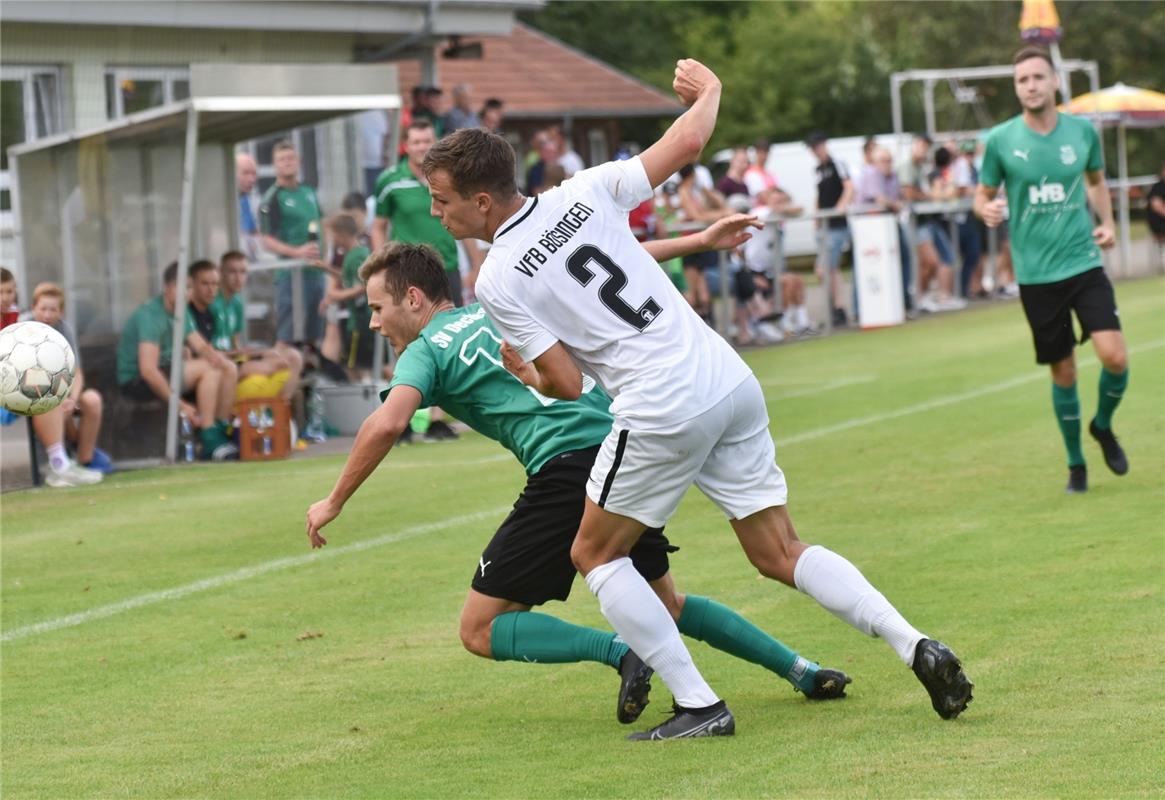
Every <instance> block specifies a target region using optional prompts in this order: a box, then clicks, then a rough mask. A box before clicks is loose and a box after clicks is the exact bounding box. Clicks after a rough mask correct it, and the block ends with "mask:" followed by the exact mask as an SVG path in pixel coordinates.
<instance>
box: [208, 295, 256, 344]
mask: <svg viewBox="0 0 1165 800" xmlns="http://www.w3.org/2000/svg"><path fill="white" fill-rule="evenodd" d="M210 313H211V314H213V315H214V338H213V339H212V341H211V343H210V344H211V346H212V347H214V349H215V350H234V349H235V337H236V336H239V335H240V334H242V333H243V331H244V330H245V329H246V327H247V323H246V310H245V309H244V307H243V298H241V297H239V296H238V295H237V294H236V295H234V296H233V297H231V299H230V300H227V299H226V298H225V297H224V296H223V294H222V292H219V293H218V296H217V297H215V298H214V302H213V303H211V304H210Z"/></svg>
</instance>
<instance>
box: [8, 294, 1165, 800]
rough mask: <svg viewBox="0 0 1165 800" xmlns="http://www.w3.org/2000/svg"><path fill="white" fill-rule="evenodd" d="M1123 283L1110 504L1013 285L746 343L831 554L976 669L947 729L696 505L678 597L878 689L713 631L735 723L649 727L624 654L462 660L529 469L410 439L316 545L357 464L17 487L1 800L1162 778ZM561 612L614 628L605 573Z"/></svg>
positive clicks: (1156, 476) (1148, 356)
mask: <svg viewBox="0 0 1165 800" xmlns="http://www.w3.org/2000/svg"><path fill="white" fill-rule="evenodd" d="M1119 296H1120V300H1121V309H1122V319H1123V321H1124V324H1125V328H1126V333H1127V336H1128V339H1129V342H1130V346H1131V348H1132V353H1133V354H1132V356H1131V363H1132V374H1131V383H1130V388H1129V392H1128V394H1127V396H1126V399H1125V401H1124V404H1123V405H1122V406H1121V408H1120V410H1119V412H1118V414H1117V417H1116V421H1115V428H1116V430H1117V432H1118V433H1119V434H1120V435H1121V437H1122V441H1123V442H1124V444H1125V446H1126V449H1127V451H1128V453H1129V458H1130V461H1131V464H1132V471H1131V472H1130V474H1129V475H1128V476H1126V477H1123V478H1117V477H1115V476H1113V475H1111V474H1110V473H1108V472H1107V471H1106V470H1105V468H1104V465H1103V462H1102V461H1101V459H1100V457H1099V451H1098V448H1097V447H1096V446H1095V444H1094V443H1093V442H1091V441H1088V442H1087V443H1086V451H1085V452H1086V455H1087V456H1088V458H1089V459H1090V461H1089V464H1090V468H1091V480H1092V490H1091V491H1090V492H1089V493H1088V494H1087V495H1085V496H1067V495H1065V494H1064V492H1063V484H1064V482H1065V479H1066V469H1065V467H1064V457H1063V448H1062V445H1061V444H1060V440H1059V434H1058V432H1057V429H1056V426H1055V422H1054V419H1053V416H1052V413H1051V408H1050V402H1049V395H1050V389H1049V387H1048V380H1047V378H1046V375H1045V371H1044V370H1040V369H1037V368H1036V367H1035V366H1034V364H1033V363H1032V356H1031V349H1030V344H1029V341H1028V334H1027V330H1026V327H1025V325H1024V323H1023V320H1022V312H1021V311H1020V308H1019V306H1018V304H1017V303H1011V304H999V305H992V306H990V307H985V308H979V309H976V310H973V311H969V312H967V313H963V314H959V315H954V316H945V317H941V318H935V319H928V320H925V321H920V322H918V323H915V324H911V325H909V326H906V327H904V328H899V329H895V330H888V331H881V332H876V333H866V334H860V335H845V336H837V337H833V338H831V339H827V340H821V341H816V342H808V343H804V344H799V345H796V346H790V347H780V348H771V349H767V350H763V351H756V352H751V353H749V354H748V355H747V357H748V359H749V361H750V363H751V364H752V366H753V368H754V369H755V371H756V372H757V375H758V376H759V378H760V379H761V381H762V382H763V383H764V385H765V390H766V392H767V393H768V396H769V398H770V401H771V406H770V413H771V416H772V429H773V434H774V437H775V438H776V440H777V443H778V459H779V461H780V463H781V465H782V467H783V468H784V469H785V472H786V473H787V475H788V477H789V482H790V487H791V503H790V509H791V512H792V514H793V517H794V519H795V520H796V521H797V524H798V529H799V531H800V533H801V536H802V538H804V539H806V540H810V541H814V542H819V543H821V544H826V545H828V546H830V547H832V548H833V549H835V550H837V551H839V552H841V553H843V554H845V555H846V556H847V557H849V558H850V559H851V560H852V561H854V562H855V563H856V564H858V565H859V566H860V567H861V568H862V569H863V571H864V572H865V573H866V575H867V576H868V577H869V578H870V579H871V580H872V581H873V582H874V583H875V584H876V585H877V586H878V587H879V588H880V589H881V590H882V591H883V592H884V593H885V594H886V595H887V596H888V597H889V598H890V599H891V601H892V602H894V603H895V604H896V605H897V606H898V607H899V608H900V609H901V610H902V611H903V613H904V614H905V615H906V616H907V617H908V618H909V619H910V620H911V621H912V622H913V623H914V624H915V625H917V626H918V627H919V628H921V629H922V630H923V631H925V632H927V633H929V634H930V635H932V636H935V637H937V638H941V639H943V640H945V641H946V642H948V643H949V644H950V645H951V646H952V647H953V648H954V649H955V650H956V651H957V652H958V653H959V654H960V655H961V657H962V658H963V660H964V664H965V666H966V669H967V672H968V674H969V675H970V676H971V678H972V679H973V680H974V681H975V701H974V703H972V705H971V707H970V709H969V710H968V711H967V712H966V713H965V714H964V715H963V716H962V717H960V718H959V719H958V720H956V721H954V722H943V721H941V720H940V719H939V718H938V717H937V716H936V715H935V714H934V713H933V712H932V710H931V708H930V704H929V702H928V700H927V697H926V694H925V692H924V691H923V690H922V688H921V687H920V686H919V685H918V683H917V681H916V680H915V679H914V677H913V675H912V674H911V673H910V672H909V670H907V669H906V668H905V667H904V666H903V665H902V663H901V662H900V661H899V660H898V659H897V658H896V657H895V656H894V654H893V652H892V651H891V650H890V649H889V648H888V647H886V646H885V644H884V643H882V642H879V641H877V640H872V639H867V638H865V637H863V636H861V635H860V634H858V633H857V632H855V631H854V630H852V629H851V628H849V627H848V626H847V625H845V624H843V623H842V622H840V621H838V620H836V619H835V618H834V617H832V616H831V615H830V614H828V613H827V612H825V611H824V610H822V609H820V608H819V607H817V606H816V604H815V603H813V602H812V601H811V600H810V599H809V598H807V597H805V596H803V595H800V594H798V593H796V592H794V591H791V590H789V589H787V588H784V587H781V586H779V585H777V584H774V583H772V582H769V581H764V580H761V579H759V578H758V577H757V576H756V574H755V572H753V571H752V570H751V569H750V568H749V566H748V564H747V562H746V561H745V560H744V558H743V557H742V555H741V554H740V551H739V548H738V547H737V546H736V544H735V540H734V539H733V537H732V535H731V532H730V531H729V530H728V528H727V526H726V525H725V524H724V522H723V520H722V519H721V518H720V517H719V516H718V514H717V513H716V511H715V510H714V509H713V507H712V506H711V504H710V503H708V502H707V501H706V500H705V499H704V498H703V497H702V496H700V495H698V493H695V492H692V493H690V494H689V495H688V497H687V499H686V500H685V502H684V504H683V507H682V508H681V510H680V512H679V514H678V515H677V516H676V518H675V519H674V520H673V522H672V524H671V525H670V526H669V529H668V533H669V534H670V535H671V537H672V539H673V541H675V542H676V543H677V544H679V545H681V546H682V548H683V549H682V550H681V552H680V553H678V554H677V555H676V556H675V557H674V560H673V570H674V573H675V575H676V578H677V582H678V583H679V585H680V588H681V590H685V589H686V590H688V591H691V592H695V593H699V594H705V595H709V596H711V597H714V598H717V599H719V600H720V601H722V602H724V603H727V604H729V605H732V606H734V607H735V608H736V609H738V610H739V611H741V612H742V613H744V614H745V615H746V616H748V617H749V618H750V619H751V620H753V621H754V622H756V623H757V624H759V625H760V626H762V627H764V628H765V629H766V630H768V631H770V632H772V633H773V634H774V635H776V636H778V637H779V638H780V639H782V640H783V641H785V642H786V643H788V644H789V645H790V646H792V647H794V648H796V649H798V650H799V651H800V652H802V653H803V654H805V655H807V656H809V657H811V658H815V659H818V660H820V661H821V662H822V663H824V664H827V665H834V666H837V667H840V668H842V669H845V670H846V671H847V672H849V673H850V674H851V675H853V677H854V679H855V683H854V684H853V686H851V687H850V695H851V696H850V697H849V698H847V699H845V700H843V701H838V702H833V703H828V704H812V703H809V702H807V701H805V700H804V699H803V698H802V697H801V696H800V695H797V694H795V693H794V692H793V691H792V690H791V689H790V688H789V686H788V684H786V683H785V682H784V681H783V680H780V679H779V678H777V677H776V676H774V675H772V674H771V673H768V672H765V671H764V670H762V669H760V668H759V667H756V666H753V665H751V664H747V663H744V662H741V661H737V660H734V659H732V658H731V657H729V656H727V655H725V654H723V653H721V652H719V651H714V650H711V649H709V648H707V647H706V646H704V645H703V644H700V643H696V642H693V643H691V646H692V652H693V655H694V657H695V658H696V661H697V663H698V664H699V665H700V667H701V669H702V671H703V672H704V674H705V676H706V677H707V678H708V680H709V682H710V683H711V684H712V685H713V686H714V687H715V688H716V689H717V690H718V691H719V692H720V693H721V694H722V695H723V696H724V697H726V698H727V699H728V700H729V702H730V704H731V706H732V709H733V711H734V713H735V714H736V717H737V731H738V732H737V735H736V737H735V738H733V739H715V740H699V741H690V742H671V743H663V744H633V743H630V742H626V741H624V740H623V735H624V734H625V733H626V732H627V731H626V729H624V728H622V727H621V726H619V725H618V724H617V723H616V722H615V720H614V713H613V712H614V706H615V691H616V689H617V684H618V681H617V678H616V676H615V674H614V673H613V672H612V671H611V670H610V669H608V668H605V667H600V666H597V665H594V664H579V665H570V666H543V665H526V664H515V663H506V664H498V663H492V662H487V661H484V660H482V659H478V658H476V657H474V656H471V655H469V654H467V653H465V652H464V651H463V650H462V649H461V646H460V643H459V641H458V637H457V615H458V612H459V609H460V605H461V602H462V600H463V598H464V594H465V590H466V587H467V585H468V581H469V578H470V575H471V573H472V570H473V569H474V566H475V565H476V561H477V556H478V553H479V551H480V549H481V547H482V546H483V545H484V543H485V542H486V541H487V540H488V538H489V536H490V534H491V533H492V531H493V529H494V526H495V525H496V523H497V521H499V520H500V518H501V516H502V515H503V513H504V511H505V510H506V509H507V507H508V506H509V504H510V503H511V502H512V500H513V498H514V496H515V495H516V493H517V491H518V490H519V488H520V486H521V485H522V482H523V476H522V473H521V471H520V469H519V468H518V466H517V465H516V462H513V461H512V459H510V458H509V457H508V455H507V454H505V453H504V451H502V450H501V449H500V448H499V447H498V446H496V445H495V444H493V443H492V442H489V441H486V440H484V439H482V438H481V437H478V436H476V435H467V436H464V437H463V438H462V440H461V441H459V442H457V443H453V444H447V445H416V446H413V447H411V448H406V449H403V450H401V451H399V452H394V453H392V454H391V455H390V457H389V459H388V461H387V462H386V463H385V465H383V466H382V467H381V469H380V470H379V471H378V472H377V473H376V474H375V475H374V476H373V478H372V479H371V480H370V482H369V483H368V484H367V485H366V486H365V487H364V488H363V489H362V490H361V491H360V492H359V493H358V494H357V495H356V496H355V498H353V500H352V501H351V503H350V504H349V506H348V508H347V510H346V511H345V513H344V515H343V516H341V517H340V518H339V519H338V520H337V521H336V522H335V523H334V524H333V525H332V526H331V527H329V528H328V529H327V530H328V535H329V540H330V542H331V544H330V545H329V547H328V548H327V549H326V550H324V551H322V552H320V553H317V554H313V553H311V552H310V551H309V550H308V548H307V542H306V539H305V537H304V534H303V527H304V524H303V517H304V512H305V510H306V508H307V506H308V504H309V503H310V502H311V501H313V500H315V499H318V498H319V497H322V496H323V495H324V494H326V493H327V491H328V490H329V488H330V487H331V484H332V482H333V480H334V478H335V475H336V473H337V471H338V469H339V467H340V463H341V462H340V461H339V460H338V459H336V458H327V459H317V460H308V461H296V462H285V463H279V464H274V465H256V464H239V465H215V466H195V467H189V468H180V469H170V470H151V471H144V472H136V473H132V474H123V475H117V476H115V477H113V478H112V479H110V480H109V481H107V482H106V483H105V484H104V485H102V486H100V487H95V488H91V489H74V490H63V491H54V490H37V491H28V492H21V493H16V494H8V495H5V496H4V497H3V499H2V502H3V516H2V521H3V533H2V546H3V550H2V557H3V568H2V574H0V580H2V590H3V612H2V622H3V631H4V632H3V648H2V656H3V664H2V693H3V694H2V698H0V702H2V706H0V734H2V742H0V744H2V748H3V750H2V759H3V766H2V780H3V785H2V787H0V789H2V793H3V796H4V797H5V798H33V797H37V798H80V797H142V798H163V797H216V798H254V797H321V798H349V797H367V798H383V797H425V798H429V797H432V798H445V797H513V798H533V797H537V798H557V797H636V798H654V797H666V798H689V797H690V798H735V797H760V796H767V797H772V796H796V797H842V796H845V797H852V796H861V797H927V798H929V797H1024V798H1027V797H1086V798H1093V797H1151V796H1156V797H1160V796H1162V795H1163V794H1165V778H1163V777H1162V776H1163V775H1165V755H1163V753H1165V747H1163V743H1165V688H1163V687H1165V681H1163V678H1165V674H1163V673H1165V667H1163V664H1165V625H1163V621H1165V614H1163V610H1165V608H1163V602H1162V597H1163V589H1165V586H1163V584H1165V577H1163V576H1165V403H1163V402H1162V397H1163V396H1165V282H1163V281H1162V280H1161V279H1152V280H1145V281H1138V282H1132V283H1125V284H1123V285H1121V286H1120V288H1119ZM1081 355H1082V368H1081V381H1080V385H1081V398H1082V403H1083V407H1084V413H1085V414H1086V415H1091V413H1092V412H1093V410H1094V409H1095V405H1096V397H1095V394H1096V388H1095V387H1096V378H1097V374H1098V371H1097V366H1096V363H1095V359H1094V358H1093V357H1092V353H1091V349H1090V348H1089V349H1086V350H1083V351H1081ZM546 610H548V611H550V612H551V613H554V614H558V615H561V616H563V617H565V618H567V619H569V620H571V621H575V622H580V623H584V624H591V625H596V626H600V627H605V623H604V620H603V619H602V617H601V616H600V614H599V612H598V606H597V603H596V602H595V601H594V599H593V597H592V596H591V595H590V593H589V592H588V591H587V589H586V587H585V585H584V584H583V583H582V582H581V581H578V582H576V584H575V591H574V595H573V597H572V598H571V600H570V602H568V603H566V604H552V605H550V606H548V607H547V609H546ZM653 696H654V702H653V704H652V706H651V707H650V708H649V709H648V710H647V711H646V713H645V714H644V716H643V718H642V719H641V721H640V725H639V727H648V726H650V725H654V724H656V723H657V722H659V721H662V720H663V719H664V711H665V710H666V709H667V707H668V695H667V691H666V688H664V687H663V686H662V684H660V683H659V682H658V680H657V681H656V688H655V693H654V695H653Z"/></svg>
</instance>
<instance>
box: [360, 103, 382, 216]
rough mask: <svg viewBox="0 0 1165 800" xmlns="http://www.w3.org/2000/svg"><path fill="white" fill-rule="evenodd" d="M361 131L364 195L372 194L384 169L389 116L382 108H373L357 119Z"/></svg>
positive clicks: (361, 167)
mask: <svg viewBox="0 0 1165 800" xmlns="http://www.w3.org/2000/svg"><path fill="white" fill-rule="evenodd" d="M356 124H357V127H358V129H359V131H360V151H359V152H360V174H361V175H362V176H363V178H364V194H366V195H367V194H372V189H373V187H375V186H376V178H377V176H379V175H380V172H381V170H383V169H384V154H385V153H386V152H388V114H387V113H385V111H384V109H382V108H373V109H369V110H368V111H364V112H362V113H360V114H359V115H358V116H357V117H356Z"/></svg>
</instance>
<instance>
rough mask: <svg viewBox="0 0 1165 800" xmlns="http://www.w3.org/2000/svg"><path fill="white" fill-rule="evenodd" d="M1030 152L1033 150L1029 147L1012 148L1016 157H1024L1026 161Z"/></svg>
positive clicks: (1012, 152)
mask: <svg viewBox="0 0 1165 800" xmlns="http://www.w3.org/2000/svg"><path fill="white" fill-rule="evenodd" d="M1030 152H1031V150H1030V149H1028V150H1012V151H1011V154H1012V155H1013V156H1015V157H1016V158H1022V159H1023V160H1024V161H1027V155H1028V153H1030Z"/></svg>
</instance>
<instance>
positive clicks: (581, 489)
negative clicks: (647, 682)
mask: <svg viewBox="0 0 1165 800" xmlns="http://www.w3.org/2000/svg"><path fill="white" fill-rule="evenodd" d="M598 452H599V447H598V445H596V446H594V447H588V448H586V449H585V450H572V451H570V452H567V453H562V454H561V455H558V456H555V457H554V458H552V459H551V460H550V461H548V462H547V463H546V465H545V466H544V467H542V469H540V470H539V471H538V472H537V473H535V474H534V475H531V476H530V478H529V480H527V481H526V488H525V490H524V491H523V492H522V494H521V495H520V496H519V497H518V501H517V502H516V503H514V510H513V511H511V512H510V514H509V516H507V517H506V519H505V521H503V522H502V524H501V527H499V528H498V531H497V533H495V534H494V537H493V539H491V540H490V542H489V544H488V545H487V546H486V548H485V552H484V553H482V554H481V559H480V560H479V561H478V564H477V569H476V570H475V571H474V573H473V581H472V583H471V585H472V586H473V588H474V590H475V591H478V592H481V593H482V594H484V595H488V596H490V597H497V598H499V599H502V600H512V601H514V602H516V603H523V604H525V605H531V606H537V605H541V604H542V603H545V602H548V601H550V600H565V599H566V598H567V597H569V596H570V589H571V585H572V584H573V583H574V576H575V574H576V572H575V568H574V564H572V563H571V560H570V546H571V544H572V543H573V542H574V535H575V534H576V533H577V532H578V526H579V523H580V522H582V515H583V508H584V501H585V499H586V488H587V478H588V477H589V476H590V474H591V466H592V465H593V464H594V463H595V456H597V455H598ZM678 549H679V548H678V547H674V546H672V545H671V544H669V543H668V540H667V537H666V536H664V535H663V528H649V529H648V530H647V531H645V532H644V534H643V536H641V537H640V538H639V541H638V542H636V544H635V547H633V548H632V550H631V561H632V562H633V563H634V564H635V569H637V570H638V571H639V574H641V575H642V576H643V577H644V578H645V579H646V580H647V581H654V580H657V579H659V578H662V577H663V576H664V575H666V574H667V571H668V569H669V566H668V553H674V552H675V551H676V550H678Z"/></svg>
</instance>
